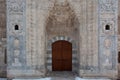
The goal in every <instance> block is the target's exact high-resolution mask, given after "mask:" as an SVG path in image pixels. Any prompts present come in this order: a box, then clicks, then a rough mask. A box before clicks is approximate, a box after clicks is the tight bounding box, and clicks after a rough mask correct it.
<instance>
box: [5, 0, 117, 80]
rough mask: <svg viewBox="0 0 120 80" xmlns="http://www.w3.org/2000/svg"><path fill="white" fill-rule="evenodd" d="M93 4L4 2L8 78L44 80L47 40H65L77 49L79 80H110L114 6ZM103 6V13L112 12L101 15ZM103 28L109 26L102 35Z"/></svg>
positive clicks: (89, 0)
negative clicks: (97, 79) (82, 79)
mask: <svg viewBox="0 0 120 80" xmlns="http://www.w3.org/2000/svg"><path fill="white" fill-rule="evenodd" d="M98 1H99V0H26V1H25V0H18V1H17V0H7V41H8V44H7V54H8V55H7V57H8V58H7V59H8V60H7V61H8V68H7V77H10V78H11V77H23V76H25V77H29V76H32V77H34V76H35V77H40V76H45V74H46V72H47V66H46V62H47V56H48V54H47V49H48V47H49V45H48V43H49V40H61V39H65V38H66V37H70V39H71V40H74V42H75V43H76V45H77V49H76V50H77V56H76V58H77V62H78V64H77V65H78V68H77V70H78V73H79V75H80V76H81V77H96V76H97V77H98V76H102V77H110V78H115V77H116V75H117V72H116V71H117V68H116V65H117V62H116V60H117V55H116V51H117V50H116V49H117V46H116V45H117V40H116V39H117V34H116V30H117V25H116V24H117V22H116V21H117V20H116V19H117V18H116V15H117V6H115V5H117V0H115V2H112V1H113V0H110V1H111V2H110V3H109V2H108V3H107V1H106V0H101V1H100V2H98ZM104 1H106V2H104ZM56 3H57V4H56ZM98 3H100V4H98ZM111 3H112V4H114V5H111ZM104 4H105V5H106V4H107V5H111V6H112V7H110V6H107V5H106V7H107V8H108V10H110V11H112V10H114V11H115V12H113V11H112V13H111V12H110V13H111V14H108V13H106V12H104V9H106V7H105V6H104ZM109 8H110V9H109ZM57 9H58V10H57ZM99 10H100V11H99ZM102 10H103V12H102ZM63 11H64V12H63ZM98 13H99V14H98ZM102 13H103V14H102ZM108 15H109V16H108ZM105 24H108V28H107V29H109V25H110V29H111V30H110V31H107V32H106V30H105V28H104V26H105ZM54 37H55V39H53V38H54ZM59 37H60V38H59ZM67 40H68V41H69V39H67ZM111 41H112V42H111ZM53 42H54V41H53ZM104 43H105V47H104V45H103V44H104ZM110 43H111V44H112V46H110ZM51 44H52V43H51ZM108 47H109V48H108ZM110 50H111V51H110ZM104 51H105V55H104ZM109 52H112V53H109ZM106 58H107V59H106ZM104 62H106V63H104ZM109 62H110V63H109ZM107 63H109V64H107ZM104 71H105V72H104ZM112 72H113V73H112ZM108 74H110V75H108ZM111 75H112V76H111Z"/></svg>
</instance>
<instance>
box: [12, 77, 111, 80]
mask: <svg viewBox="0 0 120 80" xmlns="http://www.w3.org/2000/svg"><path fill="white" fill-rule="evenodd" d="M13 80H111V79H105V78H100V79H97V78H96V79H87V78H86V79H85V78H79V77H75V78H74V77H66V78H63V77H48V78H40V79H28V78H27V79H13Z"/></svg>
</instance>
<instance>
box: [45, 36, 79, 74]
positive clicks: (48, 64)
mask: <svg viewBox="0 0 120 80" xmlns="http://www.w3.org/2000/svg"><path fill="white" fill-rule="evenodd" d="M59 40H65V41H68V42H70V43H71V44H72V71H73V72H78V69H79V59H78V55H79V54H78V52H79V51H78V47H77V45H76V42H75V41H74V40H73V39H71V38H69V37H66V36H57V37H53V38H52V39H51V40H48V41H47V52H46V70H47V71H48V72H51V71H52V44H53V43H54V42H56V41H59Z"/></svg>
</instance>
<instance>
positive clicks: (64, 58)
mask: <svg viewBox="0 0 120 80" xmlns="http://www.w3.org/2000/svg"><path fill="white" fill-rule="evenodd" d="M52 70H53V71H72V44H71V43H70V42H68V41H64V40H59V41H56V42H54V43H53V44H52Z"/></svg>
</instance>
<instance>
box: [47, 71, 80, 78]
mask: <svg viewBox="0 0 120 80" xmlns="http://www.w3.org/2000/svg"><path fill="white" fill-rule="evenodd" d="M46 76H47V77H76V76H78V74H77V73H76V72H72V71H51V72H48V73H47V75H46Z"/></svg>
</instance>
